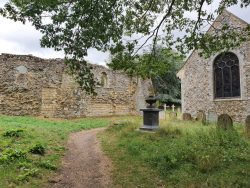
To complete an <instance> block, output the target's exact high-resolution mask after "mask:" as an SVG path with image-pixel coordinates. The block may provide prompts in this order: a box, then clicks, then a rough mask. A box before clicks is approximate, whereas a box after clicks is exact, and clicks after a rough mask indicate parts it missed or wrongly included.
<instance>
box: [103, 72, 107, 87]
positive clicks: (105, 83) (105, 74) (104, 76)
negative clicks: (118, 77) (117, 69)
mask: <svg viewBox="0 0 250 188" xmlns="http://www.w3.org/2000/svg"><path fill="white" fill-rule="evenodd" d="M107 85H108V75H107V73H106V72H102V75H101V86H102V87H107Z"/></svg>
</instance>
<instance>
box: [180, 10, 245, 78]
mask: <svg viewBox="0 0 250 188" xmlns="http://www.w3.org/2000/svg"><path fill="white" fill-rule="evenodd" d="M225 14H228V15H229V16H230V17H234V18H235V19H236V20H239V21H240V22H242V23H243V24H247V25H249V23H248V22H247V21H245V20H243V19H241V18H239V17H238V16H236V15H235V14H233V13H232V12H230V11H228V10H224V11H223V12H222V14H220V15H218V16H217V18H216V19H215V20H214V22H213V24H212V25H211V26H210V27H209V29H208V30H207V32H209V31H211V29H212V28H214V26H215V23H216V22H218V20H219V19H220V18H221V17H222V16H223V15H225ZM215 27H216V26H215ZM195 51H196V50H193V51H192V52H191V53H190V55H189V56H188V58H187V59H186V61H185V63H184V64H183V65H182V67H181V68H180V70H179V71H178V73H177V75H178V74H179V72H181V70H182V69H183V68H184V67H185V65H186V64H187V62H188V60H189V59H190V58H191V57H192V55H193V54H194V52H195Z"/></svg>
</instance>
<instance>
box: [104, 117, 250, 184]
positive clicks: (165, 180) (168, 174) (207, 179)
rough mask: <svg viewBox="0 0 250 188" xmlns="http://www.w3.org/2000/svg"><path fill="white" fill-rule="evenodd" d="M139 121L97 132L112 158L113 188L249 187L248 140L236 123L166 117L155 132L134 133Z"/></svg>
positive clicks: (249, 162)
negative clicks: (230, 126)
mask: <svg viewBox="0 0 250 188" xmlns="http://www.w3.org/2000/svg"><path fill="white" fill-rule="evenodd" d="M140 122H141V119H138V118H136V119H134V120H133V119H132V118H129V120H128V119H127V120H126V119H125V120H124V121H123V123H121V125H113V126H110V127H109V128H108V129H107V130H106V131H105V132H103V133H101V134H100V135H99V136H100V139H101V140H102V145H103V148H104V151H105V152H106V153H107V155H108V156H109V157H110V158H111V160H112V161H113V165H114V169H113V183H114V187H129V188H131V187H149V188H152V187H225V188H226V187H227V188H228V187H249V186H250V179H249V177H250V143H249V142H250V141H249V139H247V138H246V137H245V136H244V129H243V127H242V126H241V125H235V126H234V127H235V130H234V131H226V132H224V131H219V130H217V129H216V127H215V125H207V126H204V125H202V124H201V123H199V122H185V121H178V120H172V121H166V122H161V124H162V126H161V129H160V130H159V131H158V132H156V133H145V132H140V131H138V130H137V129H138V127H139V125H140Z"/></svg>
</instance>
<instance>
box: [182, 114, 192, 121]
mask: <svg viewBox="0 0 250 188" xmlns="http://www.w3.org/2000/svg"><path fill="white" fill-rule="evenodd" d="M182 119H183V120H185V121H191V120H192V116H191V114H189V113H183V114H182Z"/></svg>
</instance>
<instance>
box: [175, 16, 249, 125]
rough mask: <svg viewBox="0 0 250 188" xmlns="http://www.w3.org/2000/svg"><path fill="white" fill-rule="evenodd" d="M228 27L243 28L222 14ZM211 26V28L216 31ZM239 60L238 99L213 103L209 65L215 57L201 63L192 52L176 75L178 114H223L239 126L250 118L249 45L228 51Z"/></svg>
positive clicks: (195, 53) (196, 54)
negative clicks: (179, 111)
mask: <svg viewBox="0 0 250 188" xmlns="http://www.w3.org/2000/svg"><path fill="white" fill-rule="evenodd" d="M226 16H227V17H226V18H227V19H228V18H230V19H228V20H227V22H229V23H230V24H235V25H237V26H239V27H240V26H245V25H246V23H245V22H242V20H239V19H237V18H236V17H235V16H233V15H231V14H230V13H228V12H226ZM223 18H224V17H222V16H221V17H219V18H218V19H217V21H218V22H215V25H214V27H220V25H219V24H220V23H221V22H220V20H221V19H223ZM231 52H233V53H234V54H236V55H237V57H238V59H239V66H240V67H239V68H240V87H241V96H240V97H238V98H226V99H215V97H214V85H213V62H214V59H215V58H216V56H217V55H218V54H219V52H218V53H217V54H215V55H214V56H212V57H210V58H208V59H204V58H202V57H200V56H199V54H198V51H194V52H193V53H192V54H191V56H190V57H189V59H188V60H187V62H186V64H185V65H184V67H183V68H182V70H181V71H180V72H179V73H178V76H179V77H180V78H181V89H182V112H183V113H190V114H191V115H192V116H193V117H196V115H197V112H198V111H199V110H203V111H204V112H205V113H206V114H207V115H208V113H209V112H213V113H214V112H215V113H216V114H217V115H220V114H223V113H227V114H229V115H230V116H231V117H232V118H233V120H234V121H238V122H243V121H245V118H246V116H247V115H249V114H250V42H248V43H244V44H242V46H241V47H239V48H238V49H234V50H231Z"/></svg>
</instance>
